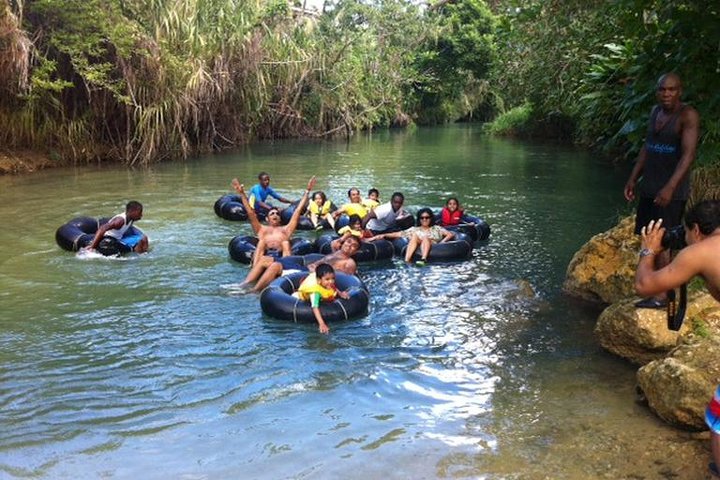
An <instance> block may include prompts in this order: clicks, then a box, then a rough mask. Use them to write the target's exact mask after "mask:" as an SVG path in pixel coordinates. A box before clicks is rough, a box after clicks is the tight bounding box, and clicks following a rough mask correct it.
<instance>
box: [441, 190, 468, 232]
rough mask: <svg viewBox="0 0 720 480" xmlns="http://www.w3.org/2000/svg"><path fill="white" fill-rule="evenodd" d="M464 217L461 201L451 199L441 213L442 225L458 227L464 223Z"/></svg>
mask: <svg viewBox="0 0 720 480" xmlns="http://www.w3.org/2000/svg"><path fill="white" fill-rule="evenodd" d="M463 215H465V212H464V211H463V209H462V208H461V207H460V200H458V199H457V198H455V197H450V198H448V200H447V202H446V203H445V207H443V209H442V211H441V212H440V225H443V226H451V225H458V224H460V223H461V222H462V218H463Z"/></svg>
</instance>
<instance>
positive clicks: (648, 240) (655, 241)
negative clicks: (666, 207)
mask: <svg viewBox="0 0 720 480" xmlns="http://www.w3.org/2000/svg"><path fill="white" fill-rule="evenodd" d="M664 234H665V229H664V228H663V227H662V218H661V219H659V220H657V221H655V220H650V223H648V224H647V226H646V227H642V229H640V238H641V241H640V247H641V248H647V249H648V250H651V251H652V252H653V253H658V252H661V251H662V250H663V247H662V238H663V235H664Z"/></svg>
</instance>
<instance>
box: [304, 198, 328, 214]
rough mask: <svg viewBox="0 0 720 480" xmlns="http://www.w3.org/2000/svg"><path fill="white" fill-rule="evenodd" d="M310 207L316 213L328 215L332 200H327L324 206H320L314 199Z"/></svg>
mask: <svg viewBox="0 0 720 480" xmlns="http://www.w3.org/2000/svg"><path fill="white" fill-rule="evenodd" d="M308 209H309V210H310V212H312V213H314V214H315V215H327V214H328V213H330V200H326V201H325V203H323V206H322V207H318V204H317V203H315V201H314V200H313V201H311V202H310V206H309V207H308Z"/></svg>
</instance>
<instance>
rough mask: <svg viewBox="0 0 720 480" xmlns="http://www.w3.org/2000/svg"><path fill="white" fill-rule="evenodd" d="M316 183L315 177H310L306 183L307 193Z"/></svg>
mask: <svg viewBox="0 0 720 480" xmlns="http://www.w3.org/2000/svg"><path fill="white" fill-rule="evenodd" d="M316 182H317V179H316V178H315V175H313V176H312V178H311V179H310V180H309V181H308V184H307V189H308V192H309V191H310V190H312V189H313V188H315V183H316Z"/></svg>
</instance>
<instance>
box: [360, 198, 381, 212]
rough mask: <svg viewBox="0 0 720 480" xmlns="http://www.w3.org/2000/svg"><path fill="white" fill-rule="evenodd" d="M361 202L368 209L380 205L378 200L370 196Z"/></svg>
mask: <svg viewBox="0 0 720 480" xmlns="http://www.w3.org/2000/svg"><path fill="white" fill-rule="evenodd" d="M362 204H363V206H364V207H365V208H367V209H368V210H372V209H373V208H375V207H377V206H378V205H380V202H378V201H377V200H372V199H370V198H366V199H365V200H363V201H362Z"/></svg>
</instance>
